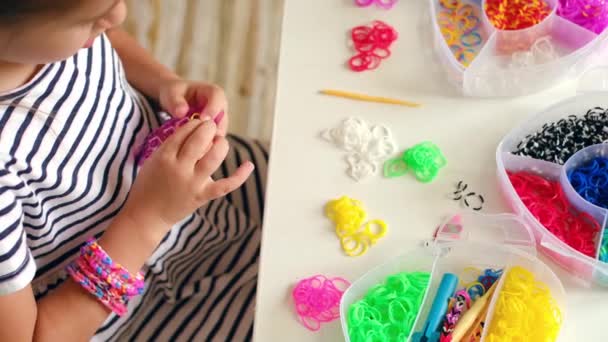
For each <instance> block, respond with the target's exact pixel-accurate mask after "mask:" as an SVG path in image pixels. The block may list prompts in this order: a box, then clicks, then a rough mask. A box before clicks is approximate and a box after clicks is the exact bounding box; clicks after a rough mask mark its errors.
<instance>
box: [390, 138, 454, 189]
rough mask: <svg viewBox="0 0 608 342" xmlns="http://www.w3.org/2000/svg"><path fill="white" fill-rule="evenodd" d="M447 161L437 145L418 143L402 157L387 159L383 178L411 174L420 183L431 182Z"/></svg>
mask: <svg viewBox="0 0 608 342" xmlns="http://www.w3.org/2000/svg"><path fill="white" fill-rule="evenodd" d="M446 165H447V161H446V159H445V157H444V155H443V153H441V150H440V149H439V147H437V145H435V144H433V143H432V142H423V143H420V144H418V145H416V146H414V147H412V148H410V149H408V150H406V151H405V152H404V153H403V155H401V156H399V157H397V158H393V159H389V160H387V161H386V162H385V163H384V177H386V178H395V177H401V176H403V175H405V174H406V173H408V172H412V173H413V174H414V176H416V179H418V180H419V181H420V182H423V183H428V182H431V181H433V180H434V179H435V178H436V177H437V175H438V174H439V170H441V169H442V168H443V167H444V166H446Z"/></svg>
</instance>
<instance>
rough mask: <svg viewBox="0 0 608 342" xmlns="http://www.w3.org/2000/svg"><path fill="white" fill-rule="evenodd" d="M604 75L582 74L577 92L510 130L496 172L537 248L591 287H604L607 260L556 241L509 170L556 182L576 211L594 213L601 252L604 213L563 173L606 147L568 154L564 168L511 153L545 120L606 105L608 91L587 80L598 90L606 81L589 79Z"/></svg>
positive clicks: (500, 148)
mask: <svg viewBox="0 0 608 342" xmlns="http://www.w3.org/2000/svg"><path fill="white" fill-rule="evenodd" d="M606 74H607V70H606V69H601V70H597V71H593V73H590V74H589V76H585V77H584V78H583V79H582V81H581V86H579V91H581V90H582V92H581V93H579V95H577V96H574V97H572V98H569V99H566V100H564V101H562V102H559V103H557V104H555V105H553V106H551V107H549V108H548V109H546V110H545V111H543V112H541V113H539V114H537V115H535V116H533V117H532V118H530V119H529V120H527V121H525V122H524V123H523V124H521V125H520V126H519V127H517V128H515V129H514V130H512V131H511V132H510V133H509V134H508V135H507V136H506V137H505V138H504V139H503V140H502V141H501V142H500V144H499V145H498V148H497V151H496V163H497V172H498V180H499V184H500V188H501V191H502V192H503V194H504V196H505V198H506V199H507V201H508V203H509V205H510V206H511V208H512V209H513V210H514V212H515V213H516V214H517V215H518V216H519V217H520V218H521V219H522V220H523V222H524V223H525V224H526V225H528V226H529V227H530V228H531V229H532V231H533V233H534V235H535V237H536V242H537V245H538V248H539V249H540V250H541V252H543V253H544V254H546V255H547V256H549V257H550V258H551V259H552V260H553V261H554V262H556V263H557V264H559V265H560V266H562V267H563V268H565V269H566V270H567V271H569V272H570V273H571V274H573V275H575V276H577V277H578V278H580V279H581V280H582V281H583V283H584V284H586V285H591V284H592V283H597V284H599V285H603V286H608V264H606V263H604V262H601V261H600V260H598V255H596V257H595V258H593V257H589V256H587V255H585V254H583V253H580V252H579V251H577V250H575V249H574V248H572V247H570V246H569V245H567V244H566V243H565V242H563V241H561V240H560V239H558V238H557V237H556V236H555V235H553V233H551V232H550V231H549V230H548V229H547V228H545V227H544V226H543V225H542V224H541V223H540V222H539V221H538V220H537V219H536V218H535V217H534V216H533V215H532V214H531V213H530V211H529V210H528V208H527V207H526V206H525V205H524V203H523V202H522V201H521V199H520V198H519V196H518V195H517V193H516V192H515V189H514V188H513V186H512V185H511V182H510V180H509V178H508V175H507V171H512V172H519V171H528V172H532V173H535V174H538V175H541V176H543V177H545V178H547V179H550V180H553V181H557V180H559V182H560V184H561V185H562V188H563V189H564V193H565V195H566V197H567V199H568V200H569V201H570V203H571V204H572V205H573V206H574V207H575V208H576V209H578V210H580V211H583V212H586V213H588V214H590V215H591V216H593V217H594V218H595V219H596V221H597V222H598V223H599V224H600V225H601V227H602V232H600V233H598V235H597V239H596V243H597V245H596V246H597V247H598V253H599V246H600V244H601V240H602V236H603V230H604V229H605V228H604V227H605V226H606V224H607V222H608V221H607V218H608V211H607V210H605V209H603V208H600V207H598V206H595V205H593V204H592V203H590V202H588V201H586V200H585V199H583V198H582V197H581V196H580V195H579V194H578V193H576V191H575V190H574V188H573V187H572V185H571V184H570V182H569V181H568V177H567V171H568V170H570V169H571V168H572V167H576V166H578V165H579V164H580V163H582V162H585V161H587V160H589V159H590V158H592V157H593V156H597V155H603V154H605V153H607V152H608V145H605V146H593V147H588V148H586V149H583V150H581V151H579V152H578V153H576V154H574V155H573V156H571V157H570V158H569V159H568V161H566V163H565V164H564V165H563V166H562V165H559V164H554V163H550V162H547V161H542V160H537V159H533V158H529V157H523V156H518V155H514V154H513V153H512V152H513V151H515V150H516V149H517V144H518V143H519V142H520V141H521V140H522V139H523V138H525V137H526V136H527V135H529V134H532V133H535V132H537V131H539V130H540V129H541V128H542V126H543V124H545V123H550V122H555V121H558V120H560V119H563V118H566V117H568V116H570V115H577V116H581V115H584V114H585V113H586V112H587V111H588V110H589V109H590V108H594V107H598V106H599V107H602V108H608V92H606V91H604V90H602V91H595V90H593V89H592V87H591V84H592V83H594V82H595V83H596V84H598V85H599V88H600V89H606V85H607V84H608V83H606V82H604V80H606V79H602V81H601V82H598V80H597V79H596V80H593V78H597V77H598V75H600V76H601V75H606ZM596 89H597V88H596Z"/></svg>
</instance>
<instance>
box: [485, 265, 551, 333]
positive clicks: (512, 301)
mask: <svg viewBox="0 0 608 342" xmlns="http://www.w3.org/2000/svg"><path fill="white" fill-rule="evenodd" d="M561 325H562V313H561V310H560V307H559V306H558V304H557V303H556V301H555V299H554V298H553V297H552V295H551V292H550V290H549V289H548V287H547V285H546V284H544V283H542V282H540V281H539V280H538V279H536V278H535V277H534V274H532V272H530V271H529V270H527V269H525V268H523V267H517V266H516V267H512V268H510V269H509V270H507V272H506V274H505V280H504V283H503V287H502V290H501V291H500V293H499V295H498V301H497V302H496V306H495V308H494V315H493V316H492V322H491V323H490V325H489V327H488V332H487V336H486V339H485V340H486V341H488V342H497V341H555V340H557V337H558V335H559V331H560V329H561Z"/></svg>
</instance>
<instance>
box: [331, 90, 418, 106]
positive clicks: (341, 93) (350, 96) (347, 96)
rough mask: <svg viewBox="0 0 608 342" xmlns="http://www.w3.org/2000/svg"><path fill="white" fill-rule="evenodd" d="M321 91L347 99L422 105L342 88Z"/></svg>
mask: <svg viewBox="0 0 608 342" xmlns="http://www.w3.org/2000/svg"><path fill="white" fill-rule="evenodd" d="M320 93H321V94H323V95H329V96H336V97H342V98H345V99H351V100H358V101H366V102H377V103H386V104H393V105H399V106H406V107H420V106H421V105H420V104H419V103H414V102H409V101H403V100H397V99H391V98H388V97H380V96H370V95H364V94H356V93H350V92H346V91H342V90H333V89H323V90H321V91H320Z"/></svg>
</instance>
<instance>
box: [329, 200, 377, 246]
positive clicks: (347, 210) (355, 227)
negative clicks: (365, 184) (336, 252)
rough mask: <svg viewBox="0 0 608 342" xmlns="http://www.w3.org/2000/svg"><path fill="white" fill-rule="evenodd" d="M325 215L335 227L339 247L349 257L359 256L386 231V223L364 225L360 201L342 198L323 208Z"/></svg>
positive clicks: (364, 215) (371, 222)
mask: <svg viewBox="0 0 608 342" xmlns="http://www.w3.org/2000/svg"><path fill="white" fill-rule="evenodd" d="M325 214H326V215H327V217H328V218H329V219H330V220H331V221H332V222H333V223H334V224H335V225H336V235H337V236H338V239H340V245H341V246H342V249H343V250H344V252H345V253H346V255H348V256H351V257H356V256H361V255H363V254H365V253H366V252H367V250H368V249H369V247H370V246H372V245H374V244H376V242H378V240H379V239H380V238H382V237H384V236H385V235H386V233H387V231H388V226H387V225H386V222H384V221H382V220H371V221H368V222H366V223H364V222H365V220H366V218H367V213H366V211H365V209H364V208H363V204H362V203H361V202H360V201H357V200H355V199H352V198H349V197H347V196H343V197H341V198H339V199H337V200H332V201H329V202H328V203H327V205H326V206H325Z"/></svg>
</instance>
